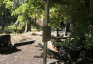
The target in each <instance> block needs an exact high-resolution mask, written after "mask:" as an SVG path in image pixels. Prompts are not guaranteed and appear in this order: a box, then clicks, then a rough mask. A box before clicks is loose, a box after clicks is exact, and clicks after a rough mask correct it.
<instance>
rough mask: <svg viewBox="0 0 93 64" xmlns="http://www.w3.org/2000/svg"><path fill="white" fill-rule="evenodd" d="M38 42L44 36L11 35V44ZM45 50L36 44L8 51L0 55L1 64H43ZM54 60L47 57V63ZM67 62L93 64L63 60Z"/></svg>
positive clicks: (83, 63) (92, 63)
mask: <svg viewBox="0 0 93 64" xmlns="http://www.w3.org/2000/svg"><path fill="white" fill-rule="evenodd" d="M29 40H36V41H38V42H39V43H41V44H43V42H42V35H40V34H37V35H32V34H31V33H29V32H28V33H22V34H11V43H17V42H22V41H29ZM48 48H49V49H51V50H53V51H55V52H58V51H57V50H56V49H55V48H52V47H51V46H48ZM92 52H93V51H92ZM42 53H43V50H42V49H41V48H40V47H38V46H37V45H36V44H35V43H33V44H29V45H24V46H19V47H17V50H13V51H6V52H1V53H0V64H43V56H42ZM88 56H90V57H91V59H92V58H93V55H92V53H90V54H88ZM53 59H54V58H53V57H51V58H50V55H47V61H51V60H53ZM62 60H63V61H65V62H67V64H93V62H92V61H90V60H88V59H85V60H83V61H82V59H80V58H79V59H74V60H72V61H68V60H67V59H65V58H64V59H62Z"/></svg>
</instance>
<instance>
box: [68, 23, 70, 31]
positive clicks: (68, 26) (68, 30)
mask: <svg viewBox="0 0 93 64" xmlns="http://www.w3.org/2000/svg"><path fill="white" fill-rule="evenodd" d="M69 30H70V23H67V32H69Z"/></svg>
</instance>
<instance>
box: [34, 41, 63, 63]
mask: <svg viewBox="0 0 93 64" xmlns="http://www.w3.org/2000/svg"><path fill="white" fill-rule="evenodd" d="M34 43H36V44H37V45H38V46H39V47H40V48H42V49H43V45H42V44H41V43H39V42H37V41H34ZM47 53H48V54H50V55H53V56H54V57H55V59H57V60H59V61H62V59H63V56H60V55H59V54H58V53H56V52H54V51H52V50H50V49H49V48H47Z"/></svg>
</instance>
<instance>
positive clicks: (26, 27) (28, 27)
mask: <svg viewBox="0 0 93 64" xmlns="http://www.w3.org/2000/svg"><path fill="white" fill-rule="evenodd" d="M26 3H28V1H26ZM27 10H28V9H27ZM30 21H31V19H30V20H28V21H26V26H25V32H28V31H31V24H30V23H29V22H30Z"/></svg>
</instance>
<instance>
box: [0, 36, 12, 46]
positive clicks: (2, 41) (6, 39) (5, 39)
mask: <svg viewBox="0 0 93 64" xmlns="http://www.w3.org/2000/svg"><path fill="white" fill-rule="evenodd" d="M10 39H11V36H10V35H0V47H4V46H9V45H11V40H10Z"/></svg>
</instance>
